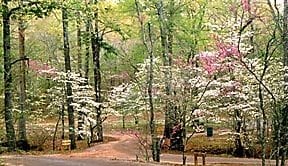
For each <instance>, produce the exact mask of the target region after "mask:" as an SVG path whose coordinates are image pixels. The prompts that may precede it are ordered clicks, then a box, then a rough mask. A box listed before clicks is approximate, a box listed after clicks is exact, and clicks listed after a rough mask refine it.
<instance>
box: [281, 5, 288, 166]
mask: <svg viewBox="0 0 288 166" xmlns="http://www.w3.org/2000/svg"><path fill="white" fill-rule="evenodd" d="M283 19H284V20H283V49H284V50H283V52H284V55H283V59H284V69H285V70H284V82H285V83H284V93H285V98H287V94H288V1H287V0H284V13H283ZM287 106H288V104H287V103H286V106H285V107H287ZM281 114H282V115H281V118H282V120H283V119H285V118H286V116H287V115H286V112H285V111H281ZM283 114H284V115H283ZM283 122H284V121H283ZM284 123H285V124H286V122H284ZM282 124H283V123H282ZM282 124H281V125H282ZM287 127H288V126H287V124H286V126H281V129H283V132H284V133H285V132H286V131H287ZM280 132H281V130H280ZM283 137H284V138H280V139H284V141H281V142H285V143H284V145H282V149H283V151H282V154H281V155H282V157H281V166H282V165H283V166H284V165H285V160H286V154H287V149H286V146H287V142H286V141H287V137H288V136H287V133H285V134H284V135H283Z"/></svg>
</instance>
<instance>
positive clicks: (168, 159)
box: [1, 132, 275, 166]
mask: <svg viewBox="0 0 288 166" xmlns="http://www.w3.org/2000/svg"><path fill="white" fill-rule="evenodd" d="M107 136H109V137H113V138H115V139H114V141H110V142H107V143H103V144H96V145H94V146H92V147H90V148H88V149H85V150H83V151H82V152H73V151H72V152H71V153H65V154H50V155H40V156H35V155H25V156H17V155H16V156H11V155H9V156H3V157H1V158H3V159H4V161H5V162H6V165H19V166H20V165H21V166H38V165H49V166H60V165H61V166H68V165H69V166H70V165H71V166H74V165H75V166H90V165H91V166H92V165H99V166H110V165H111V166H113V165H119V166H121V165H123V166H128V165H131V166H134V165H135V166H136V165H181V163H182V155H179V154H165V153H163V154H161V163H160V164H159V163H149V164H148V163H143V162H135V161H136V156H138V157H137V158H138V161H144V157H143V155H142V153H141V151H140V150H139V147H138V145H139V143H138V142H139V139H137V138H136V137H135V136H133V134H131V133H125V132H115V133H113V134H109V135H107ZM193 158H194V157H193V156H192V155H187V164H191V165H193V163H194V161H193V160H194V159H193ZM128 161H129V162H128ZM132 161H133V162H132ZM198 162H199V163H201V162H202V161H201V159H200V158H199V159H198ZM206 164H207V165H217V166H228V165H231V166H244V165H245V166H247V165H249V166H252V165H253V166H254V165H261V160H260V159H249V158H229V157H213V156H209V155H208V156H207V157H206ZM267 165H275V162H274V161H267Z"/></svg>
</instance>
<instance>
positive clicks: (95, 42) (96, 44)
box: [91, 0, 104, 142]
mask: <svg viewBox="0 0 288 166" xmlns="http://www.w3.org/2000/svg"><path fill="white" fill-rule="evenodd" d="M94 4H95V5H96V6H97V4H98V0H95V1H94ZM94 20H95V24H94V25H95V26H94V31H93V30H91V48H92V55H93V71H94V90H95V102H97V103H101V72H100V50H101V48H100V42H101V40H102V39H100V34H99V33H100V32H99V25H98V22H99V15H98V9H96V11H95V13H94ZM101 109H102V108H101V106H99V107H96V130H97V140H96V141H97V142H102V141H103V139H104V138H103V127H102V122H103V120H102V117H101V115H102V110H101Z"/></svg>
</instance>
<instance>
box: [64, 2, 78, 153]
mask: <svg viewBox="0 0 288 166" xmlns="http://www.w3.org/2000/svg"><path fill="white" fill-rule="evenodd" d="M62 24H63V43H64V59H65V72H66V74H67V77H68V78H67V82H66V91H67V92H66V93H67V98H66V100H67V108H68V124H69V139H70V140H71V149H75V148H76V142H75V124H74V109H73V106H72V105H71V104H72V102H73V99H72V96H73V95H72V84H71V82H69V80H70V78H69V73H70V72H71V62H70V48H69V37H68V13H67V9H66V8H65V6H64V7H62Z"/></svg>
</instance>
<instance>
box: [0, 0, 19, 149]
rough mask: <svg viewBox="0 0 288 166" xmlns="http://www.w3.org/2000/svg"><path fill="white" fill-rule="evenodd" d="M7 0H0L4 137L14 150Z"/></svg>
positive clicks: (9, 146) (9, 147)
mask: <svg viewBox="0 0 288 166" xmlns="http://www.w3.org/2000/svg"><path fill="white" fill-rule="evenodd" d="M8 2H9V1H8V0H3V2H2V20H3V24H2V25H3V58H4V93H5V96H4V115H5V127H6V138H7V142H8V150H9V151H14V150H15V147H16V137H15V130H14V126H13V115H12V70H11V67H12V64H11V55H10V53H11V46H10V11H9V8H8Z"/></svg>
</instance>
